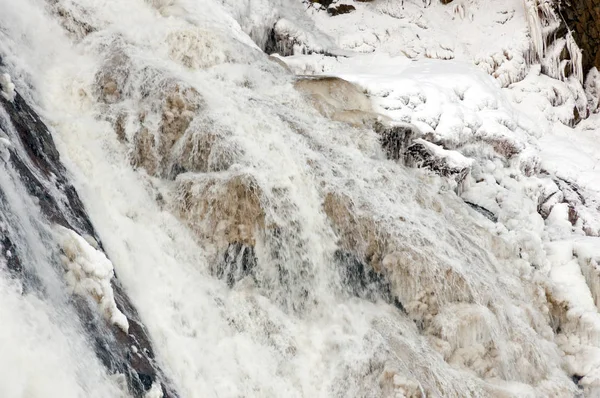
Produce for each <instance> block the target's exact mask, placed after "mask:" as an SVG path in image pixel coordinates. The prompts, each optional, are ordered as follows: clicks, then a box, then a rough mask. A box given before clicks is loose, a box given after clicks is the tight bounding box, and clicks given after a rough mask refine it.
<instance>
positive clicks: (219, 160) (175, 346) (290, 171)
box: [0, 0, 574, 397]
mask: <svg viewBox="0 0 600 398" xmlns="http://www.w3.org/2000/svg"><path fill="white" fill-rule="evenodd" d="M0 6H1V7H2V9H3V10H6V12H3V14H2V15H1V16H0V27H1V28H2V29H3V30H2V35H3V42H5V43H7V44H4V46H3V47H2V48H1V49H2V51H3V52H5V53H7V54H8V55H7V57H6V59H5V61H6V63H7V64H9V65H11V66H12V68H13V69H14V70H15V71H19V72H20V73H17V76H16V77H17V78H18V79H15V80H16V82H17V83H18V85H17V88H18V89H21V90H24V91H25V92H26V93H27V94H28V95H29V96H31V98H33V99H34V100H35V102H36V103H37V104H38V105H39V106H40V108H41V109H42V112H43V113H44V115H45V117H46V119H47V120H48V121H49V122H50V123H51V125H52V127H53V130H54V137H55V139H56V140H57V145H58V147H59V150H60V152H61V154H62V155H63V160H64V162H65V163H66V164H67V167H68V169H69V170H70V172H71V173H72V175H73V177H74V181H75V182H74V184H75V185H76V187H77V188H78V190H79V192H80V194H81V196H82V199H83V202H84V203H85V205H86V207H87V210H88V211H89V213H90V215H91V219H92V221H93V223H94V225H95V227H96V228H97V230H98V233H99V235H100V237H101V238H102V241H103V243H104V246H105V249H106V252H107V254H108V256H109V257H110V259H111V261H112V263H113V264H114V267H115V272H116V273H117V275H118V277H119V279H120V280H121V282H122V284H123V286H124V287H125V289H126V291H127V293H128V294H129V295H130V297H131V298H132V301H133V303H134V304H135V306H136V307H137V308H138V310H139V312H140V316H141V318H142V320H143V321H144V323H145V325H146V326H147V328H148V332H149V335H150V337H151V338H152V340H153V342H154V344H155V347H156V353H157V359H158V361H159V363H160V364H161V365H162V367H163V368H164V370H165V372H166V373H167V375H168V376H169V378H170V379H171V380H173V383H174V385H175V389H176V390H178V391H179V393H180V394H181V396H185V397H205V396H215V397H216V396H219V397H236V396H289V397H292V396H372V397H378V396H392V395H393V394H404V395H405V396H424V395H426V394H427V396H444V397H465V396H486V395H488V396H498V394H500V393H506V394H508V392H507V391H509V390H511V389H512V390H515V391H517V390H518V391H520V392H522V393H525V394H542V395H544V394H546V395H552V394H556V395H555V396H560V395H561V394H567V395H568V394H570V393H572V391H573V388H574V386H573V384H572V383H571V381H570V380H569V379H568V377H567V376H566V374H564V373H563V372H562V369H561V359H560V353H559V351H558V349H557V348H556V345H555V344H554V342H553V335H552V330H551V329H550V328H549V326H548V322H547V315H546V312H547V308H546V303H545V299H544V298H543V294H544V291H543V286H542V284H541V283H540V282H539V281H536V280H535V279H534V278H533V277H532V276H531V275H529V274H527V272H526V271H524V270H523V269H522V268H526V267H525V266H523V264H521V263H520V262H518V260H516V261H515V259H517V256H518V248H517V247H514V245H511V244H510V243H507V242H505V241H503V240H502V239H501V238H499V237H498V236H497V234H495V233H494V232H493V231H490V229H489V228H487V227H486V226H483V225H481V224H480V221H479V220H478V219H475V218H473V216H472V213H470V212H469V211H468V210H467V208H466V207H465V205H464V203H463V202H462V201H461V200H460V199H459V198H458V197H457V196H456V195H455V194H454V192H453V191H452V190H451V189H449V188H448V187H447V186H446V185H445V184H444V183H443V182H442V181H441V180H440V179H439V178H437V177H432V176H431V175H428V174H426V173H423V172H420V171H414V170H409V169H406V168H404V167H403V166H401V165H399V164H397V163H395V162H392V161H389V160H386V159H385V155H384V153H383V151H382V150H381V148H380V145H379V142H378V138H377V136H376V134H375V133H374V132H373V131H369V130H367V129H360V128H353V127H349V126H348V125H346V124H342V123H335V122H332V121H330V120H327V119H325V118H323V117H321V116H320V115H319V114H318V112H317V111H316V110H315V109H314V108H313V107H312V106H311V104H310V103H309V102H308V101H306V99H305V98H304V97H303V96H302V95H301V94H299V93H298V92H296V91H295V90H294V88H293V81H294V78H293V76H291V75H289V74H288V73H287V72H286V71H285V70H284V69H283V68H282V67H281V66H279V65H278V64H276V63H274V62H273V61H271V60H269V59H268V58H267V56H266V55H264V54H262V53H261V52H260V50H259V48H258V47H257V46H256V45H255V44H254V43H253V42H252V41H251V40H250V38H249V36H247V35H246V34H245V33H244V31H243V30H242V28H241V27H240V26H239V25H238V24H237V22H236V20H235V19H234V17H236V15H234V17H232V16H230V15H229V14H228V13H227V12H226V11H225V10H224V9H222V8H221V6H220V4H219V2H216V1H197V2H193V1H146V2H144V1H141V0H133V1H127V2H123V1H116V0H107V1H104V2H101V3H100V2H98V1H93V0H83V1H78V2H77V3H76V4H75V2H71V1H55V2H54V1H53V2H48V3H45V2H41V1H35V0H23V1H21V2H19V3H18V4H17V5H15V4H13V2H9V1H7V0H0ZM291 6H292V5H291V3H290V7H291ZM231 8H232V6H230V7H229V9H230V11H231ZM57 10H60V12H59V11H57ZM61 25H62V26H61ZM73 26H75V27H79V29H73V28H72V27H73ZM63 27H71V29H63ZM82 27H83V28H82ZM246 30H248V29H246ZM50 43H51V44H50ZM27 83H29V84H32V85H33V86H34V87H35V90H29V89H28V88H27V86H26V84H27ZM19 84H20V87H19ZM232 247H233V248H235V247H244V248H245V249H244V250H249V252H251V253H252V256H254V257H255V258H254V259H252V260H245V259H244V258H242V259H241V260H239V259H238V260H239V263H238V265H237V267H241V268H238V270H239V269H241V271H239V272H238V274H236V276H235V278H233V279H231V280H227V278H221V279H219V277H220V276H221V275H220V272H221V271H219V269H221V268H222V267H224V266H221V265H220V264H221V263H222V262H227V257H226V253H227V252H228V250H232V249H231V248H232ZM340 258H342V259H343V261H340ZM246 261H247V262H246ZM244 264H246V265H244ZM352 264H359V265H356V267H358V268H360V267H364V269H368V270H374V271H376V272H377V273H379V274H381V275H383V278H384V279H385V281H384V282H380V281H379V280H377V279H374V281H370V280H368V278H366V277H364V278H363V279H366V280H363V279H361V278H362V277H358V279H359V280H358V281H356V280H353V279H352V277H348V276H347V274H348V273H351V271H348V269H350V267H351V265H352ZM227 266H228V267H231V266H232V265H231V264H228V265H227ZM527 266H528V265H527ZM363 273H366V271H364V272H363ZM358 274H359V275H362V274H361V272H358ZM349 279H350V280H351V282H348V280H349ZM352 281H353V282H352ZM368 283H373V284H374V286H376V287H377V288H376V289H375V290H378V291H377V294H375V295H374V296H370V297H369V298H365V296H364V295H362V293H361V292H362V290H361V289H362V285H364V284H368ZM379 283H380V284H379ZM0 286H2V287H3V286H4V285H0ZM357 286H358V287H357ZM381 286H387V287H386V288H385V289H388V290H389V296H390V297H393V298H394V299H391V298H390V297H387V296H386V295H385V294H383V293H384V292H383V290H384V288H380V287H381ZM6 289H7V293H6V295H7V300H8V302H9V303H14V306H25V304H27V302H20V301H18V300H17V297H18V296H17V295H16V294H15V293H14V292H12V291H11V290H10V289H9V288H8V286H7V287H6ZM357 290H360V292H359V293H357ZM363 290H364V289H363ZM395 301H397V303H395ZM11 305H13V304H11ZM11 308H12V307H11ZM5 310H6V309H5V308H3V309H2V311H5ZM28 311H30V312H31V313H32V314H36V313H37V312H39V311H47V308H46V306H45V304H44V303H42V302H39V300H38V301H35V302H32V303H29V304H28ZM13 312H15V313H19V311H18V309H17V308H16V309H15V311H13ZM25 313H27V311H25ZM21 316H23V317H24V316H25V315H21ZM32 316H33V315H32ZM16 319H17V320H18V319H19V318H16ZM23 319H24V320H22V321H20V322H25V323H26V322H27V320H26V318H23ZM36 319H37V318H36ZM40 319H45V318H43V317H41V318H40ZM39 322H41V320H39ZM35 330H36V329H35V324H34V325H33V326H32V333H31V335H32V338H34V340H33V342H34V344H38V345H41V344H42V342H43V340H41V341H40V340H39V339H40V338H42V336H38V335H37V334H36V333H35V332H34V331H35ZM3 333H4V330H3ZM8 333H10V331H9V332H8ZM11 339H12V337H11V336H8V337H7V339H2V340H3V341H11ZM56 344H57V346H56V347H54V346H46V345H44V349H45V350H48V351H49V353H50V354H52V355H51V356H50V359H49V361H51V360H55V361H59V360H60V358H62V357H61V356H60V355H62V354H61V352H63V351H62V350H61V348H60V347H61V345H60V344H62V340H60V339H59V340H58V341H57V343H56ZM67 352H69V351H67ZM67 355H68V354H67ZM89 356H90V355H89V354H88V357H89ZM54 358H56V359H54ZM67 359H68V358H67ZM66 361H67V363H69V362H68V360H66ZM2 363H3V364H6V366H10V362H9V361H6V362H5V358H2ZM48 366H51V367H52V368H54V369H57V371H58V367H56V366H52V365H51V364H48ZM86 374H87V373H86ZM57 380H59V379H57ZM44 382H50V380H49V379H43V380H41V381H40V383H44ZM59 383H60V382H59V381H57V382H56V384H54V385H53V388H59V389H60V388H61V384H59ZM65 383H67V384H69V383H72V381H71V380H69V381H66V382H65ZM69 388H72V389H74V390H73V391H74V392H73V393H72V396H77V394H78V392H77V391H79V390H77V388H79V387H78V384H75V385H72V384H69ZM107 388H108V387H107ZM534 389H535V390H534ZM67 391H68V390H67ZM95 391H96V393H97V394H98V396H114V395H110V393H108V392H106V391H103V390H101V389H100V388H99V389H98V390H95ZM40 394H41V393H40ZM40 394H37V393H36V392H35V391H34V392H33V393H32V394H31V395H32V396H42V395H40ZM63 395H65V396H69V394H68V393H66V394H63ZM7 396H18V394H15V393H13V392H12V391H9V394H8V395H7Z"/></svg>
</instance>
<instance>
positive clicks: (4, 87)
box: [0, 73, 15, 101]
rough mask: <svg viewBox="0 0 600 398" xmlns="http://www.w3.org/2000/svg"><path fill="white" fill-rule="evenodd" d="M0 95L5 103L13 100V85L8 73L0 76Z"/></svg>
mask: <svg viewBox="0 0 600 398" xmlns="http://www.w3.org/2000/svg"><path fill="white" fill-rule="evenodd" d="M0 94H2V96H3V97H4V99H6V100H7V101H12V100H13V99H14V98H15V85H14V83H13V82H12V79H11V78H10V75H9V74H8V73H2V74H0Z"/></svg>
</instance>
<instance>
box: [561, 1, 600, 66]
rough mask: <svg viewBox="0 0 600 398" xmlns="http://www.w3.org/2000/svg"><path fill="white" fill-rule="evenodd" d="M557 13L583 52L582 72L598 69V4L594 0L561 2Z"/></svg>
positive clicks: (599, 60) (599, 53) (599, 9)
mask: <svg viewBox="0 0 600 398" xmlns="http://www.w3.org/2000/svg"><path fill="white" fill-rule="evenodd" d="M559 11H560V14H561V15H562V17H563V18H564V19H565V21H566V23H567V26H568V27H569V29H570V30H571V31H573V36H574V37H575V41H576V42H577V44H578V45H579V47H580V48H581V50H582V52H583V71H584V73H586V74H587V72H588V71H589V70H590V69H591V68H593V67H594V66H595V67H596V68H600V3H598V1H596V0H561V1H560V2H559Z"/></svg>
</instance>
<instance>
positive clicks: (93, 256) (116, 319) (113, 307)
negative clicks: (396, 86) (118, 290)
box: [59, 227, 129, 333]
mask: <svg viewBox="0 0 600 398" xmlns="http://www.w3.org/2000/svg"><path fill="white" fill-rule="evenodd" d="M59 233H60V234H61V235H62V238H61V241H62V250H63V253H64V256H63V258H62V260H63V265H64V267H65V271H66V274H65V280H66V281H67V285H69V287H70V288H71V289H72V291H73V293H74V294H77V295H80V296H83V297H91V298H92V299H93V300H94V301H95V302H96V303H97V304H98V309H99V311H100V312H101V313H102V314H103V316H104V317H105V318H106V320H107V321H109V322H110V323H112V324H114V325H117V326H118V327H119V328H121V329H122V330H123V331H124V332H125V333H127V331H128V330H129V323H128V322H127V318H126V317H125V315H124V314H123V313H122V312H121V311H119V309H118V308H117V304H116V302H115V297H114V292H113V290H112V286H111V282H110V281H111V279H112V278H113V277H114V272H113V265H112V263H111V262H110V260H109V259H108V258H106V256H105V255H104V253H102V252H101V251H100V250H98V249H97V248H94V247H93V246H92V245H90V243H88V241H86V240H85V239H84V238H83V237H81V236H80V235H78V234H77V233H76V232H74V231H72V230H70V229H67V228H62V227H61V228H60V232H59Z"/></svg>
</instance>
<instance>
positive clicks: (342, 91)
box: [294, 76, 379, 124]
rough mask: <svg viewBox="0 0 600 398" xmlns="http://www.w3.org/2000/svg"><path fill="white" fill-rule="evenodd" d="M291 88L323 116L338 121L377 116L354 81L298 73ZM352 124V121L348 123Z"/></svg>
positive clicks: (370, 118) (369, 118) (375, 118)
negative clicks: (305, 97)
mask: <svg viewBox="0 0 600 398" xmlns="http://www.w3.org/2000/svg"><path fill="white" fill-rule="evenodd" d="M294 88H295V89H296V90H298V91H299V92H301V93H302V94H304V95H306V96H307V97H308V99H309V100H310V102H311V103H312V105H313V106H314V107H315V109H316V110H317V111H318V112H319V113H320V114H321V115H323V116H325V117H328V118H331V119H334V120H338V121H350V122H352V121H353V120H354V121H360V122H359V123H361V124H362V123H364V122H363V121H364V120H365V119H366V120H377V118H378V116H379V115H377V114H376V113H374V112H373V109H372V107H371V100H369V98H368V97H367V96H366V95H365V94H364V93H363V91H362V90H361V89H360V88H359V87H358V86H356V85H355V84H353V83H350V82H349V81H346V80H344V79H340V78H339V77H332V76H319V77H314V76H300V77H299V78H298V80H296V82H295V83H294ZM351 124H353V123H351Z"/></svg>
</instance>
